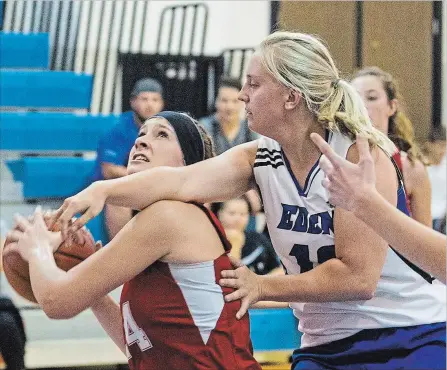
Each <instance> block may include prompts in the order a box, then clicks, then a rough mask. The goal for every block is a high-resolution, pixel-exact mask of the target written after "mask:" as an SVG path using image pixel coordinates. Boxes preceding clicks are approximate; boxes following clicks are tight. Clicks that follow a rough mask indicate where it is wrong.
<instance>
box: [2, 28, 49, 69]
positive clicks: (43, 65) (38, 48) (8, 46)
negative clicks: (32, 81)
mask: <svg viewBox="0 0 447 370" xmlns="http://www.w3.org/2000/svg"><path fill="white" fill-rule="evenodd" d="M0 24H1V23H0ZM0 51H1V52H0V68H15V69H20V68H28V69H47V68H48V65H49V54H50V50H49V41H48V34H46V33H34V34H28V35H22V34H20V33H3V32H0Z"/></svg>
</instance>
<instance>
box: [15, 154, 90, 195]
mask: <svg viewBox="0 0 447 370" xmlns="http://www.w3.org/2000/svg"><path fill="white" fill-rule="evenodd" d="M94 163H95V161H94V160H88V159H84V158H82V157H23V158H21V159H17V160H10V161H6V164H7V165H8V167H9V168H10V170H11V172H12V173H13V176H14V180H15V181H21V182H22V183H23V196H24V197H25V198H28V199H39V198H65V197H69V196H71V195H74V194H76V193H77V192H79V191H81V190H82V189H83V188H85V187H86V185H87V184H88V181H89V176H90V175H91V174H92V173H93V167H94Z"/></svg>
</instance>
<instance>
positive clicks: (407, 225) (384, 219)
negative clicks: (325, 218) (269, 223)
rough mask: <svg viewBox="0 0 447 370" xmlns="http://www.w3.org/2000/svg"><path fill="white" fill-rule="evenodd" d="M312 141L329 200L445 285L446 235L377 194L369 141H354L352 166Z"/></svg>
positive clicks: (316, 139)
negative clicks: (355, 149)
mask: <svg viewBox="0 0 447 370" xmlns="http://www.w3.org/2000/svg"><path fill="white" fill-rule="evenodd" d="M311 139H312V140H313V142H314V143H315V144H316V145H317V147H318V148H319V149H320V150H321V152H322V153H323V155H324V157H322V159H321V160H320V167H321V168H322V169H323V171H324V172H325V174H326V179H325V180H323V186H324V187H325V188H326V189H327V191H328V193H329V201H330V202H331V203H332V204H334V205H335V206H340V207H342V208H346V209H348V210H350V211H352V212H353V213H354V214H355V215H356V217H358V218H359V219H361V220H362V221H363V222H365V223H366V224H367V225H368V226H370V227H371V228H372V229H373V230H374V231H375V232H376V233H378V234H379V235H380V236H381V237H382V238H384V239H385V240H386V241H387V242H388V243H389V244H390V245H392V246H393V247H394V248H396V250H398V251H399V252H400V253H402V254H403V255H405V257H407V258H408V259H409V260H411V261H412V262H413V263H415V264H416V265H418V266H419V267H421V268H422V269H424V270H426V271H428V272H429V273H431V274H432V275H434V276H435V277H436V278H437V279H439V280H440V281H442V282H444V283H445V281H446V242H447V239H446V236H445V235H443V234H441V233H438V232H436V231H434V230H432V229H431V228H428V227H426V226H424V225H422V224H420V223H419V222H417V221H415V220H413V219H412V218H410V217H408V216H406V215H405V214H403V213H402V212H400V211H399V210H398V209H397V208H395V207H393V206H392V205H391V204H390V203H389V202H387V201H386V200H385V199H383V197H382V196H381V195H380V194H379V193H378V192H377V191H376V189H375V186H374V179H375V169H374V161H373V159H372V157H371V154H370V152H369V145H368V140H367V139H366V138H363V137H358V138H357V147H358V151H359V157H360V160H359V162H358V164H354V163H351V162H349V161H347V160H345V159H344V158H341V157H340V156H339V155H337V154H336V153H335V152H334V151H333V150H332V148H331V147H330V146H329V145H328V144H327V143H326V141H324V139H323V138H322V137H321V136H319V135H318V134H312V135H311Z"/></svg>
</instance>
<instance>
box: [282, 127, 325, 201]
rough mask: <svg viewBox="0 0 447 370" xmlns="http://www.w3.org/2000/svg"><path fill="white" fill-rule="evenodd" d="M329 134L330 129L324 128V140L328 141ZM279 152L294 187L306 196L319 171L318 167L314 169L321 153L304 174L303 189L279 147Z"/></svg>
mask: <svg viewBox="0 0 447 370" xmlns="http://www.w3.org/2000/svg"><path fill="white" fill-rule="evenodd" d="M329 134H330V131H329V130H325V140H326V142H328V141H329ZM281 154H282V156H283V157H284V162H285V163H286V167H287V170H288V171H289V174H290V177H291V178H292V180H293V182H294V183H295V187H296V189H297V190H298V194H299V195H300V196H301V197H307V194H308V193H309V189H310V187H311V185H312V182H313V181H314V179H315V177H316V176H317V174H318V172H320V168H318V170H317V171H315V169H316V168H317V167H318V165H319V164H320V158H321V154H320V156H319V157H318V159H317V161H316V162H315V164H314V165H313V166H312V168H311V170H310V171H309V173H308V174H307V176H306V181H305V183H304V189H302V188H301V185H300V183H299V182H298V180H297V179H296V177H295V175H294V173H293V171H292V168H291V167H290V162H289V160H288V159H287V156H286V153H284V151H283V150H282V149H281Z"/></svg>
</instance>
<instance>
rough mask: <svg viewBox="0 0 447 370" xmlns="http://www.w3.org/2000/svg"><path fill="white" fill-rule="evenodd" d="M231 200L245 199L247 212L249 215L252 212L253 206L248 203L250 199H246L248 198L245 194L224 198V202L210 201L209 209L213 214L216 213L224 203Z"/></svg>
mask: <svg viewBox="0 0 447 370" xmlns="http://www.w3.org/2000/svg"><path fill="white" fill-rule="evenodd" d="M232 200H243V201H245V203H247V206H248V214H250V215H251V214H252V212H253V208H252V206H251V204H250V201H249V200H248V198H247V196H246V195H245V194H243V195H241V196H240V197H238V198H233V199H229V200H226V201H225V202H217V203H212V204H211V211H212V212H213V213H214V214H215V215H217V214H218V213H219V212H220V211H221V210H222V209H223V208H224V205H225V203H227V202H231V201H232Z"/></svg>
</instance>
